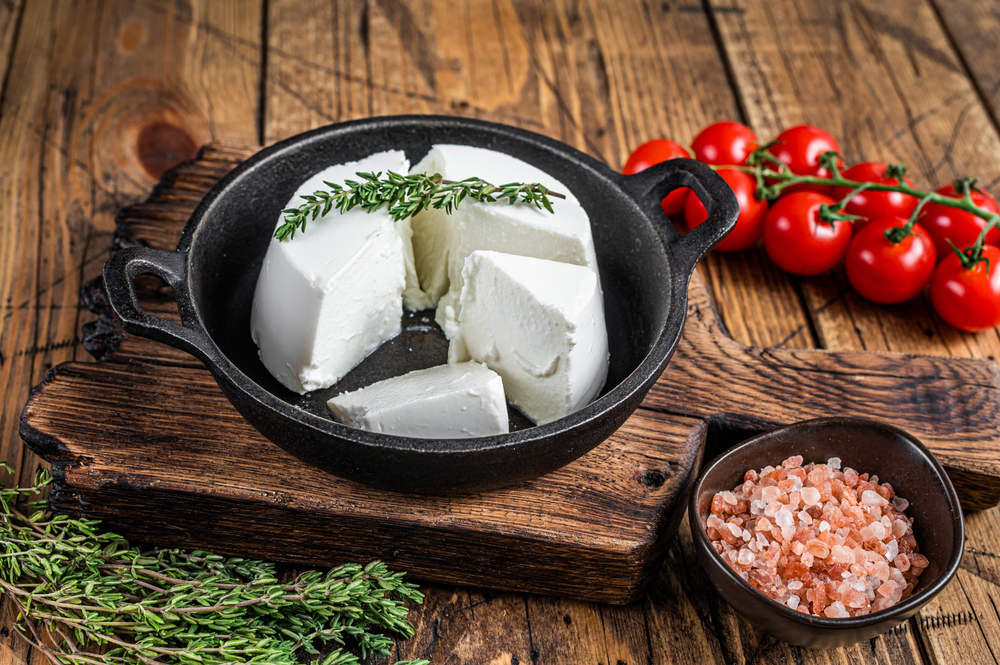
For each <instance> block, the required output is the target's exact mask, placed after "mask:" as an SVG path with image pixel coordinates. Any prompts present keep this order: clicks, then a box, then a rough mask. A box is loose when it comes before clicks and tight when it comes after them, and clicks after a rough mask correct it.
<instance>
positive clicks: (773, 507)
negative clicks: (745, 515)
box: [764, 501, 785, 517]
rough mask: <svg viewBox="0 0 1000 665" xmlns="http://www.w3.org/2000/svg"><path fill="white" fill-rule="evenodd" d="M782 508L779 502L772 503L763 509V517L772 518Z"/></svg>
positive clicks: (782, 505)
mask: <svg viewBox="0 0 1000 665" xmlns="http://www.w3.org/2000/svg"><path fill="white" fill-rule="evenodd" d="M784 507H785V505H784V504H783V503H781V502H780V501H772V502H771V503H769V504H767V506H766V507H765V508H764V516H765V517H774V516H775V515H776V514H777V513H778V511H779V510H781V509H782V508H784Z"/></svg>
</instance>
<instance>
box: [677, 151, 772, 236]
mask: <svg viewBox="0 0 1000 665" xmlns="http://www.w3.org/2000/svg"><path fill="white" fill-rule="evenodd" d="M717 173H718V174H719V175H720V176H722V179H723V180H725V181H726V183H727V184H728V185H729V186H730V187H732V189H733V194H735V195H736V200H737V201H739V204H740V216H739V217H738V218H737V219H736V227H735V228H734V229H733V230H732V231H730V233H729V235H727V236H726V237H725V238H723V239H722V242H720V243H719V244H718V245H716V246H715V248H716V249H717V250H719V251H720V252H738V251H740V250H741V249H746V248H747V247H749V246H750V245H752V244H754V243H755V242H757V240H759V239H760V234H761V231H763V229H764V218H765V217H766V215H767V201H761V200H759V199H758V198H757V197H756V196H755V193H756V191H757V182H756V181H755V180H754V177H753V176H751V175H750V174H748V173H744V172H743V171H736V170H734V169H719V171H717ZM706 219H708V211H707V210H705V206H703V205H702V204H701V201H700V200H699V199H698V197H697V196H695V195H694V194H692V195H691V196H689V197H687V203H686V204H685V205H684V221H685V223H686V224H687V227H688V230H692V229H694V228H695V227H696V226H698V225H699V224H701V223H702V222H704V221H705V220H706Z"/></svg>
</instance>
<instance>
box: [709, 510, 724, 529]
mask: <svg viewBox="0 0 1000 665" xmlns="http://www.w3.org/2000/svg"><path fill="white" fill-rule="evenodd" d="M723 524H725V522H723V521H722V518H721V517H719V516H718V515H715V514H711V515H709V516H708V519H707V520H705V526H707V527H708V528H709V529H718V528H719V527H720V526H722V525H723Z"/></svg>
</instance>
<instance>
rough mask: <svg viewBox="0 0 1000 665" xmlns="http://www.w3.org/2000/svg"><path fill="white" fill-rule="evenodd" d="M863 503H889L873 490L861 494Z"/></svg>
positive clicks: (869, 504) (877, 504)
mask: <svg viewBox="0 0 1000 665" xmlns="http://www.w3.org/2000/svg"><path fill="white" fill-rule="evenodd" d="M734 498H735V497H734ZM861 503H863V504H865V505H868V506H884V505H885V504H887V503H889V502H888V501H886V500H885V499H883V498H882V497H881V496H880V495H879V493H878V492H873V491H872V490H865V491H864V492H862V493H861Z"/></svg>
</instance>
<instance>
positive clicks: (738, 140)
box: [691, 120, 760, 166]
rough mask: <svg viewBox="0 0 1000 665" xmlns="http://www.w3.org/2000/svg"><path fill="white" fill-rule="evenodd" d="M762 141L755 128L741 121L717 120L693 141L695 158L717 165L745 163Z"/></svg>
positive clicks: (692, 147)
mask: <svg viewBox="0 0 1000 665" xmlns="http://www.w3.org/2000/svg"><path fill="white" fill-rule="evenodd" d="M759 144H760V141H759V140H758V139H757V135H756V134H754V133H753V130H752V129H750V128H749V127H747V126H746V125H744V124H742V123H739V122H732V121H729V120H727V121H725V122H716V123H714V124H711V125H709V126H708V127H706V128H705V129H703V130H701V132H700V133H699V134H698V136H696V137H694V141H692V142H691V149H692V150H694V158H695V159H697V160H698V161H699V162H705V163H706V164H715V165H721V166H725V165H739V164H744V163H745V162H746V160H747V157H748V156H749V155H750V153H751V152H753V151H754V150H756V149H757V146H758V145H759Z"/></svg>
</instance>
